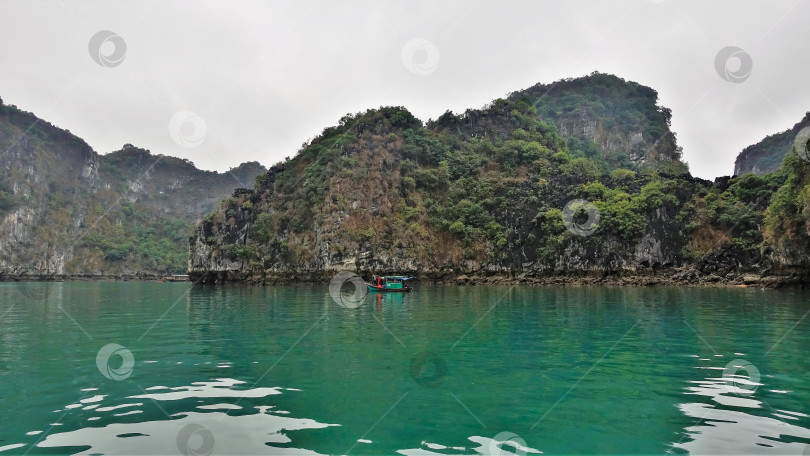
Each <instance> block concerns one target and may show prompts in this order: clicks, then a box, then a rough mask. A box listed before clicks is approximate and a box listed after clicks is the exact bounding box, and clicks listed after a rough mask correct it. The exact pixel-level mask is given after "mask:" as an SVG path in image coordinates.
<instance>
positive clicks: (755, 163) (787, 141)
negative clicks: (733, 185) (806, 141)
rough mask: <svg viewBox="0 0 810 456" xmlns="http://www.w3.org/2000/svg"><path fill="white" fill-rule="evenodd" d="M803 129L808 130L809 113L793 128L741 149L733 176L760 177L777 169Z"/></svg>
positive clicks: (735, 162) (809, 123) (809, 125)
mask: <svg viewBox="0 0 810 456" xmlns="http://www.w3.org/2000/svg"><path fill="white" fill-rule="evenodd" d="M804 128H810V112H808V113H807V114H805V116H804V118H803V119H802V120H801V121H800V122H799V123H797V124H796V125H794V126H793V128H791V129H789V130H785V131H783V132H781V133H776V134H774V135H771V136H768V137H766V138H765V139H763V140H762V141H760V142H758V143H756V144H753V145H751V146H748V147H746V148H745V149H743V151H742V152H740V154H739V155H737V159H736V160H735V161H734V175H736V176H742V175H743V174H745V173H754V174H757V175H759V176H762V175H765V174H767V173H770V172H773V171H776V170H777V169H779V167H780V166H781V165H782V160H783V159H784V158H785V155H787V154H788V153H789V152H790V150H791V148H792V147H793V142H794V141H795V139H796V136H797V135H798V134H799V132H800V131H801V130H802V129H804Z"/></svg>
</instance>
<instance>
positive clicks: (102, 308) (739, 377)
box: [0, 282, 810, 455]
mask: <svg viewBox="0 0 810 456" xmlns="http://www.w3.org/2000/svg"><path fill="white" fill-rule="evenodd" d="M809 311H810V293H809V292H801V291H761V290H750V289H640V288H530V287H513V288H512V287H472V288H459V287H453V286H427V285H417V288H416V291H415V292H414V293H411V294H409V295H399V296H397V295H378V294H374V293H372V294H369V295H368V296H367V297H365V299H364V300H363V302H362V303H361V305H359V307H357V308H348V307H345V306H341V305H338V304H336V303H335V302H334V301H333V300H332V298H331V297H330V294H329V291H328V289H327V287H326V286H318V285H313V286H284V287H218V288H215V287H192V286H190V285H189V284H182V283H180V284H177V283H144V282H75V283H50V284H42V285H40V284H13V283H0V454H22V453H28V454H46V453H47V454H52V453H77V452H85V453H87V454H94V453H105V454H182V453H186V454H265V453H269V454H316V453H317V454H396V453H399V454H405V455H412V454H413V455H416V454H479V453H483V454H493V453H494V454H498V453H500V454H513V453H516V454H532V453H534V452H541V451H542V452H543V453H546V454H575V453H580V454H581V453H586V454H596V453H599V454H614V453H625V454H627V453H634V454H663V453H676V454H678V453H692V454H731V453H733V454H742V453H746V454H772V453H773V454H794V455H802V454H805V455H810V450H808V448H809V447H808V444H810V416H808V415H810V356H808V349H810V316H808V317H806V318H804V319H803V317H805V316H806V315H807V313H808V312H809ZM109 344H117V345H109ZM499 442H504V443H499Z"/></svg>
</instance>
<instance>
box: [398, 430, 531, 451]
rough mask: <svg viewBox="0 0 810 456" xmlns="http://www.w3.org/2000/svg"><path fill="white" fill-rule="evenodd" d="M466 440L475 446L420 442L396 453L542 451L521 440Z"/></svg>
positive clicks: (474, 437) (480, 438) (475, 438)
mask: <svg viewBox="0 0 810 456" xmlns="http://www.w3.org/2000/svg"><path fill="white" fill-rule="evenodd" d="M499 435H500V434H499ZM467 440H469V441H471V442H473V443H475V444H476V445H475V446H473V445H465V446H445V445H441V444H438V443H428V442H422V446H421V447H420V448H412V449H407V450H399V451H397V453H399V454H404V455H405V456H423V455H449V454H452V455H475V454H483V455H494V456H511V455H527V454H541V453H543V452H542V451H540V450H538V449H535V448H531V447H528V446H526V445H525V442H522V440H513V439H503V440H502V439H499V438H498V436H495V438H489V437H481V436H477V435H474V436H472V437H469V438H468V439H467Z"/></svg>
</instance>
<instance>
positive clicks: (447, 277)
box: [191, 268, 810, 289]
mask: <svg viewBox="0 0 810 456" xmlns="http://www.w3.org/2000/svg"><path fill="white" fill-rule="evenodd" d="M338 272H340V271H267V272H266V273H264V274H245V273H243V272H241V271H217V272H212V271H209V272H207V273H193V272H192V273H191V280H192V281H193V282H195V283H200V284H251V285H275V284H295V283H328V282H329V281H330V279H331V278H332V277H333V276H334V275H335V274H337V273H338ZM347 272H350V273H354V274H357V275H359V276H361V277H367V276H370V275H371V274H370V273H366V272H360V273H358V272H357V271H347ZM377 273H378V274H386V273H394V271H380V272H377ZM407 274H409V275H413V276H414V277H416V282H417V283H431V284H448V285H462V286H468V285H469V286H473V285H484V286H486V285H537V286H629V287H655V286H660V287H751V288H769V289H773V288H799V289H804V288H810V274H808V273H806V272H804V271H780V272H779V273H752V272H746V273H735V272H731V273H727V274H724V275H720V274H714V273H710V274H706V273H702V272H700V271H698V270H696V269H691V268H678V269H669V270H658V271H619V272H602V271H588V272H577V273H569V274H548V275H530V274H503V273H496V274H482V273H477V274H464V273H457V272H451V271H447V272H432V273H419V272H414V271H410V272H407Z"/></svg>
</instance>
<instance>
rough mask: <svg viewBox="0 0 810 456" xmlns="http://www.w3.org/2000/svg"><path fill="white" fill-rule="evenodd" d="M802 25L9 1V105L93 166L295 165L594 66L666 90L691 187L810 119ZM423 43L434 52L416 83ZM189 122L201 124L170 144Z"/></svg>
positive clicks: (731, 7)
mask: <svg viewBox="0 0 810 456" xmlns="http://www.w3.org/2000/svg"><path fill="white" fill-rule="evenodd" d="M809 17H810V0H798V1H796V0H785V1H782V0H772V1H768V2H765V1H758V2H754V1H744V2H743V1H719V0H712V1H706V0H694V1H691V0H621V1H620V0H615V1H613V0H611V1H604V0H603V1H584V0H582V1H579V0H574V1H570V0H568V1H563V0H556V1H520V2H518V1H512V2H508V1H477V2H475V1H464V2H461V1H447V0H443V1H425V2H419V1H396V2H389V1H371V0H369V1H340V2H336V1H326V0H322V1H312V0H303V1H284V2H282V1H227V2H226V1H218V2H196V1H179V0H177V1H175V0H172V1H157V2H153V1H132V2H124V1H105V2H102V1H90V2H85V1H70V0H64V1H30V0H25V1H15V0H4V1H2V2H0V97H2V98H3V100H4V101H5V103H7V104H16V105H17V106H18V107H20V108H22V109H25V110H27V111H32V112H34V113H35V114H36V115H37V116H39V117H41V118H43V119H45V120H47V121H49V122H51V123H53V124H55V125H58V126H60V127H62V128H66V129H69V130H71V131H72V132H73V133H74V134H76V135H78V136H80V137H82V138H84V139H85V140H86V141H87V142H88V143H89V144H90V145H91V146H92V147H93V148H94V149H95V150H96V151H98V152H100V153H106V152H110V151H113V150H117V149H119V148H120V147H121V146H122V145H123V144H125V143H132V144H134V145H136V146H140V147H144V148H147V149H150V150H152V152H154V153H162V154H167V155H174V156H179V157H183V158H188V159H190V160H192V161H193V162H194V163H195V164H197V166H199V167H201V168H204V169H216V170H219V171H224V170H227V169H229V168H231V167H233V166H236V165H238V164H239V163H241V162H244V161H249V160H257V161H259V162H261V163H263V164H265V165H268V166H269V165H271V164H273V163H274V162H276V161H278V160H280V159H282V158H283V157H285V156H288V155H289V156H292V155H294V154H295V152H296V151H297V150H298V148H299V147H300V145H301V143H303V142H304V141H305V140H307V139H309V138H312V137H314V136H316V135H317V134H318V133H320V132H321V131H322V130H323V128H324V127H327V126H331V125H335V124H336V123H337V121H338V119H339V118H340V117H341V116H343V115H344V114H346V113H348V112H357V111H361V110H365V109H367V108H371V107H379V106H381V105H403V106H405V107H407V108H408V109H409V110H411V112H413V113H414V114H415V115H416V116H418V117H419V118H421V119H422V120H427V119H428V118H436V117H438V116H439V115H440V114H441V113H443V112H444V111H445V110H446V109H451V110H453V111H454V112H461V111H464V110H465V109H466V108H477V107H481V106H482V105H484V104H486V103H487V102H489V101H491V100H493V99H495V98H498V97H502V96H505V95H506V94H507V93H509V92H512V91H515V90H519V89H522V88H526V87H529V86H531V85H534V84H535V83H538V82H545V83H549V82H553V81H555V80H558V79H561V78H564V77H575V76H582V75H585V74H588V73H590V72H592V71H594V70H598V71H601V72H606V73H613V74H616V75H618V76H620V77H623V78H625V79H628V80H633V81H637V82H639V83H642V84H645V85H648V86H650V87H652V88H654V89H656V90H657V91H658V92H659V95H660V102H661V103H662V104H663V105H664V106H666V107H669V108H671V109H672V111H673V130H674V131H675V132H676V133H677V134H678V142H679V144H680V145H681V146H683V148H684V158H685V160H686V161H688V162H689V164H690V167H691V170H692V173H693V174H695V175H697V176H700V177H704V178H713V177H715V176H719V175H727V174H731V173H732V172H733V162H734V158H735V157H736V155H737V153H739V151H740V150H742V149H743V148H744V147H745V146H747V145H750V144H753V143H755V142H757V141H759V140H761V139H762V138H763V137H764V136H766V135H768V134H772V133H776V132H779V131H783V130H785V129H787V128H789V127H791V126H793V124H795V123H796V122H798V121H799V120H800V119H801V118H802V116H803V115H804V113H805V112H806V111H808V110H810V81H808V75H810V48H809V47H808V44H810V28H808V27H807V18H809ZM101 30H109V31H112V32H114V33H115V34H117V35H119V36H120V37H121V38H122V39H123V41H124V42H125V44H126V54H125V55H124V59H123V61H121V62H120V64H118V65H117V66H116V65H114V64H113V66H109V67H105V66H102V65H100V64H98V63H96V62H95V61H94V59H93V58H92V57H91V55H90V52H89V49H88V46H89V42H90V41H91V37H93V36H94V35H95V34H96V33H97V32H99V31H101ZM414 39H421V40H426V41H427V42H429V43H432V46H435V47H431V45H427V47H425V46H422V47H420V48H418V49H419V50H418V51H417V53H416V54H415V55H414V57H413V59H409V58H406V59H404V61H405V62H408V63H410V62H414V63H413V64H412V66H411V68H410V69H409V68H408V66H407V65H406V64H405V63H403V48H406V44H407V43H409V42H411V40H414ZM418 43H420V42H417V44H418ZM421 43H424V42H421ZM726 46H737V47H739V48H742V49H743V50H744V51H745V52H747V53H748V54H749V55H750V56H751V60H752V62H753V68H752V71H751V74H750V77H749V78H748V79H746V80H745V81H743V82H740V83H733V82H728V81H725V80H724V79H722V78H721V77H720V75H718V73H717V72H716V71H715V63H714V60H715V56H716V55H717V53H718V51H720V49H722V48H724V47H726ZM407 49H410V47H408V48H406V50H407ZM113 50H114V45H113V44H112V43H111V42H108V43H106V44H104V45H103V46H102V48H101V55H102V56H104V55H109V54H111V53H112V52H113ZM96 56H98V53H96ZM738 64H739V62H738V61H737V60H735V59H732V61H730V63H729V67H728V68H729V70H730V71H732V72H733V71H735V70H736V69H737V68H736V67H735V65H738ZM414 69H415V71H411V70H414ZM420 72H421V73H426V74H418V73H420ZM183 111H188V112H192V113H196V114H197V115H198V116H199V117H195V118H192V119H191V120H190V121H188V122H185V123H184V122H183V120H186V119H189V118H188V117H177V118H175V120H176V122H175V124H176V125H181V126H182V129H181V130H180V131H177V130H176V129H175V130H174V131H172V132H170V128H169V125H170V121H171V119H172V117H173V116H175V115H176V114H177V113H178V112H183ZM195 119H196V120H195ZM200 119H201V120H202V122H200ZM195 122H196V123H195ZM203 123H204V125H205V126H204V127H203ZM194 125H197V127H198V129H197V130H196V132H195V130H194ZM172 133H173V134H174V138H178V137H179V138H180V141H176V140H173V136H172ZM203 134H204V136H203ZM195 135H196V136H195ZM181 143H184V144H186V146H189V145H191V146H195V145H196V147H183V145H181Z"/></svg>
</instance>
